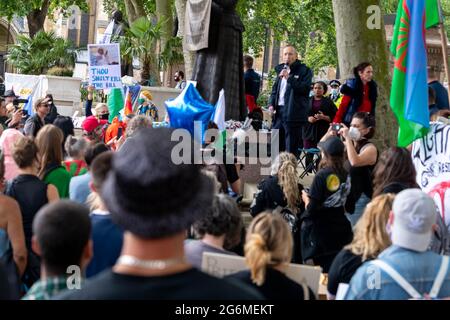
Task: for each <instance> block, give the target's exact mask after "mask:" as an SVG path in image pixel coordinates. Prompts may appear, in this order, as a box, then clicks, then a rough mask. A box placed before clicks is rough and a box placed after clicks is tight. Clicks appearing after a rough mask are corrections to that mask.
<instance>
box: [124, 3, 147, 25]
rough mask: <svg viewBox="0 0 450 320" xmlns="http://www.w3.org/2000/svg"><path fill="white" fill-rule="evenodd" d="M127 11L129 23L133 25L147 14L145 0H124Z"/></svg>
mask: <svg viewBox="0 0 450 320" xmlns="http://www.w3.org/2000/svg"><path fill="white" fill-rule="evenodd" d="M124 3H125V11H126V12H127V17H128V23H129V24H130V25H131V24H132V23H133V22H134V21H136V20H137V19H138V18H140V17H144V16H145V9H144V1H143V0H124Z"/></svg>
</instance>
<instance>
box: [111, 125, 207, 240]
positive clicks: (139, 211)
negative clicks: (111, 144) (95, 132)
mask: <svg viewBox="0 0 450 320" xmlns="http://www.w3.org/2000/svg"><path fill="white" fill-rule="evenodd" d="M173 131H174V129H170V128H145V129H141V130H139V132H138V133H137V135H136V136H134V137H133V139H129V141H127V143H126V144H125V145H124V146H123V147H122V148H121V149H120V151H119V152H117V153H116V154H115V155H114V158H113V163H112V169H111V172H110V173H109V174H108V177H107V180H106V181H105V184H104V187H103V188H102V196H103V200H104V201H105V204H106V206H107V207H108V209H109V211H110V212H111V215H112V219H113V220H114V221H115V222H116V223H117V224H118V225H120V226H122V227H123V228H124V229H125V230H128V231H130V232H131V233H133V234H135V235H137V236H140V237H143V238H162V237H166V236H170V235H173V234H176V233H178V232H180V231H182V230H185V229H187V228H188V227H189V225H191V224H192V223H193V222H194V221H196V220H198V219H199V218H201V217H203V215H204V214H205V213H206V212H208V210H209V209H210V208H211V206H212V200H213V192H214V186H213V182H212V180H211V179H210V178H209V177H207V176H206V175H205V174H203V173H202V172H201V171H200V167H199V166H197V165H194V164H175V163H174V161H173V159H172V150H174V147H175V146H177V145H178V144H179V143H180V142H178V141H172V139H171V136H172V132H173ZM189 140H190V139H189ZM187 145H188V146H189V147H191V146H192V140H190V141H189V142H188V143H187ZM191 154H192V153H191ZM191 163H193V162H191Z"/></svg>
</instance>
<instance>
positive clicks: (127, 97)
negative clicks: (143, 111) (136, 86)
mask: <svg viewBox="0 0 450 320" xmlns="http://www.w3.org/2000/svg"><path fill="white" fill-rule="evenodd" d="M131 113H133V102H132V98H131V91H130V87H127V93H126V94H125V111H124V114H125V115H126V116H127V115H129V114H131Z"/></svg>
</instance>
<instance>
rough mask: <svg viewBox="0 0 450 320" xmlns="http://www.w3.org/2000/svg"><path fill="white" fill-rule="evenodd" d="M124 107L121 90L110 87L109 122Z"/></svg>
mask: <svg viewBox="0 0 450 320" xmlns="http://www.w3.org/2000/svg"><path fill="white" fill-rule="evenodd" d="M123 107H124V101H123V91H122V89H121V88H112V89H111V90H110V92H109V94H108V109H109V122H110V123H111V122H112V121H113V119H114V117H116V116H117V115H118V114H119V112H120V110H122V109H123Z"/></svg>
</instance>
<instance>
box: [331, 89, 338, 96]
mask: <svg viewBox="0 0 450 320" xmlns="http://www.w3.org/2000/svg"><path fill="white" fill-rule="evenodd" d="M338 93H339V91H338V89H331V95H332V96H337V95H338Z"/></svg>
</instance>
